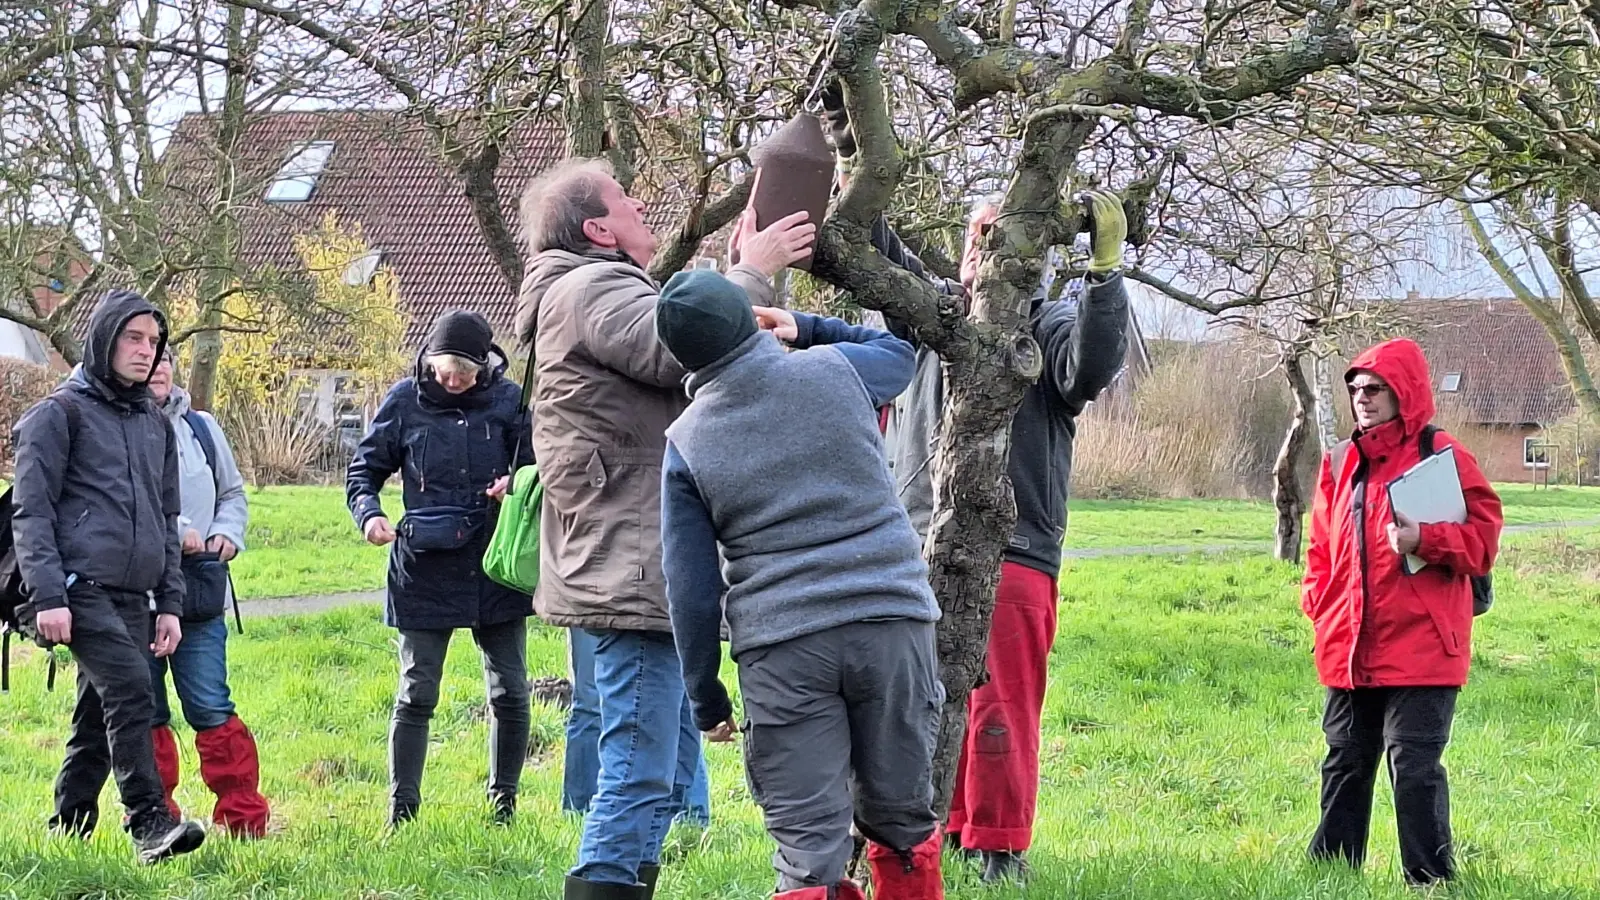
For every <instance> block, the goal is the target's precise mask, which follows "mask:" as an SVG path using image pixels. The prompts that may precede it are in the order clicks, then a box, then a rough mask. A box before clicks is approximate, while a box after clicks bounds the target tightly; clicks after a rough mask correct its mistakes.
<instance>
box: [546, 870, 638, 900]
mask: <svg viewBox="0 0 1600 900" xmlns="http://www.w3.org/2000/svg"><path fill="white" fill-rule="evenodd" d="M645 890H646V889H645V886H644V885H642V884H615V883H613V882H609V881H584V880H583V879H582V878H578V877H576V876H573V875H568V876H567V883H566V888H565V889H564V890H563V891H562V894H561V897H562V900H649V898H650V895H649V894H647V893H645Z"/></svg>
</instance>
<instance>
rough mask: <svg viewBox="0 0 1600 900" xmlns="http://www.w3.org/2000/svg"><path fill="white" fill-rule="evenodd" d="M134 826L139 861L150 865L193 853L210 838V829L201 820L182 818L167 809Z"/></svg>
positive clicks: (134, 845) (135, 848)
mask: <svg viewBox="0 0 1600 900" xmlns="http://www.w3.org/2000/svg"><path fill="white" fill-rule="evenodd" d="M132 830H133V847H134V850H135V851H137V853H138V855H139V862H141V863H143V864H144V865H147V866H148V865H152V864H154V863H158V862H161V861H163V860H167V859H171V858H172V857H174V856H182V855H183V854H185V853H193V852H194V851H196V850H198V849H200V845H201V844H203V843H205V842H206V830H205V829H204V828H202V827H201V826H200V823H199V822H180V821H178V820H177V819H174V818H173V817H172V816H171V814H169V813H168V812H167V811H166V810H165V809H163V810H161V811H160V812H159V813H156V814H152V815H149V816H147V817H146V818H145V821H144V822H143V823H141V824H139V825H136V826H134V828H133V829H132Z"/></svg>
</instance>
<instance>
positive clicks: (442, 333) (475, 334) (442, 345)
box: [423, 309, 494, 366]
mask: <svg viewBox="0 0 1600 900" xmlns="http://www.w3.org/2000/svg"><path fill="white" fill-rule="evenodd" d="M493 345H494V329H493V328H492V327H490V325H489V320H488V319H485V318H484V317H483V316H480V315H478V314H477V313H475V312H467V311H465V310H460V309H454V310H451V311H450V312H447V313H445V314H444V315H442V316H440V317H439V318H437V319H435V320H434V322H433V330H432V331H430V332H428V343H427V344H426V345H425V346H424V348H423V353H424V354H426V355H428V356H434V355H437V354H441V353H448V354H450V355H452V356H460V357H464V358H466V359H470V360H472V361H473V362H475V363H477V364H478V365H480V366H486V365H488V364H489V348H490V347H492V346H493Z"/></svg>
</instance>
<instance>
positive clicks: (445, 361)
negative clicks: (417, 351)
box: [423, 353, 483, 375]
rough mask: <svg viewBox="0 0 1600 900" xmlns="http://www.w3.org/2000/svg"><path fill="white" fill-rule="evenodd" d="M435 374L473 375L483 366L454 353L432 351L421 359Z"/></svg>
mask: <svg viewBox="0 0 1600 900" xmlns="http://www.w3.org/2000/svg"><path fill="white" fill-rule="evenodd" d="M423 362H424V363H425V364H426V365H427V366H428V368H430V369H432V370H433V371H434V374H436V375H451V374H454V375H475V374H477V373H478V372H479V371H480V370H482V369H483V366H480V365H478V364H477V363H475V362H473V361H472V360H470V359H467V358H466V357H465V356H459V355H457V354H454V353H434V354H431V355H430V356H428V358H427V359H426V360H424V361H423Z"/></svg>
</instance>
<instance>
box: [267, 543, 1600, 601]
mask: <svg viewBox="0 0 1600 900" xmlns="http://www.w3.org/2000/svg"><path fill="white" fill-rule="evenodd" d="M1597 527H1600V519H1585V520H1583V521H1581V522H1544V523H1538V524H1533V525H1507V526H1506V527H1505V530H1504V532H1503V533H1504V534H1531V533H1533V532H1537V531H1555V530H1558V529H1565V528H1597ZM1271 549H1272V542H1271V541H1250V542H1245V543H1237V544H1200V545H1195V544H1151V545H1146V546H1137V547H1086V548H1085V547H1080V548H1076V549H1069V550H1066V551H1064V552H1063V553H1062V556H1063V557H1064V558H1066V559H1115V558H1120V557H1127V556H1187V555H1188V554H1191V553H1200V554H1218V553H1232V552H1237V551H1245V552H1258V553H1259V552H1267V551H1270V550H1271ZM362 603H367V604H374V605H382V603H383V591H358V592H355V593H349V594H324V595H321V596H317V597H282V598H277V599H273V600H244V601H242V602H240V604H239V611H240V612H241V613H243V614H244V615H246V616H288V615H303V614H306V613H319V612H326V611H328V610H330V609H337V608H338V607H341V606H352V605H356V604H362Z"/></svg>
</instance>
